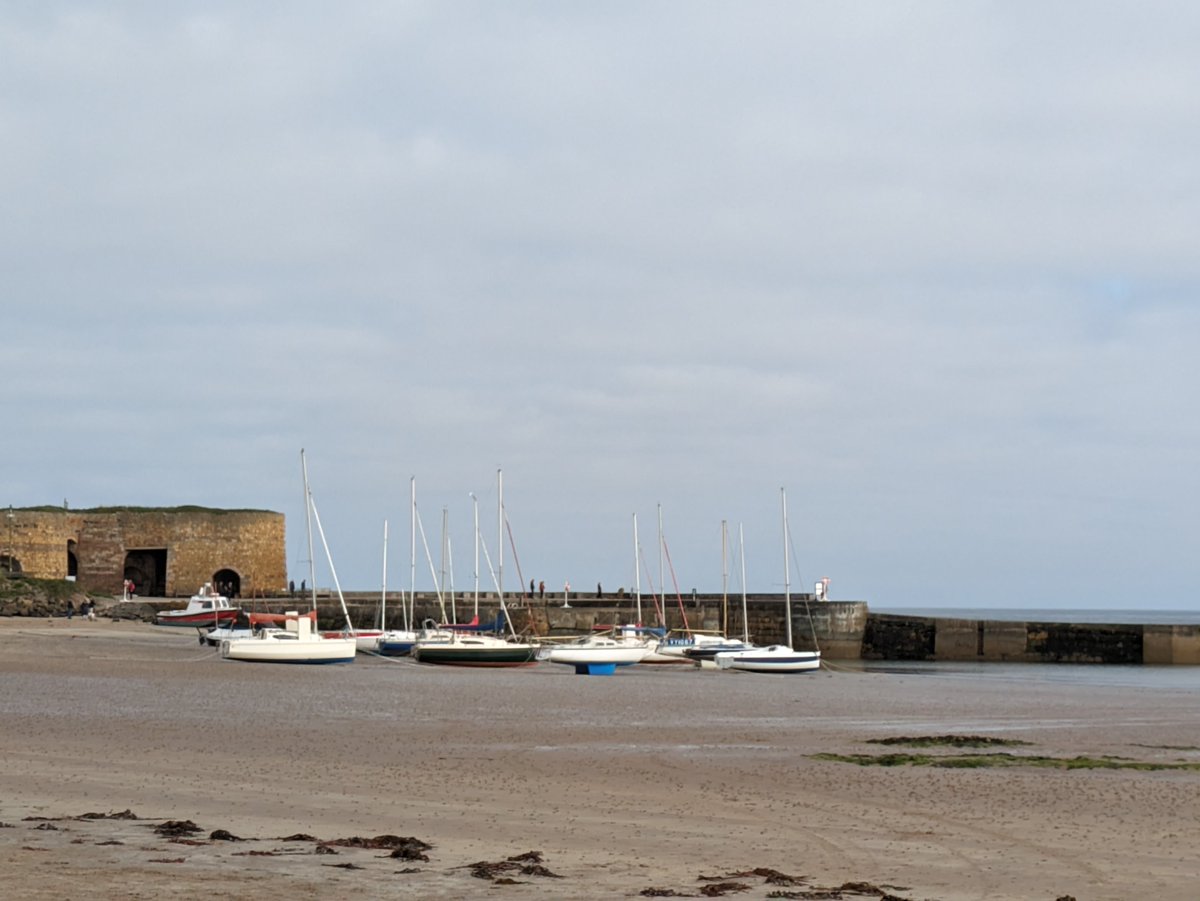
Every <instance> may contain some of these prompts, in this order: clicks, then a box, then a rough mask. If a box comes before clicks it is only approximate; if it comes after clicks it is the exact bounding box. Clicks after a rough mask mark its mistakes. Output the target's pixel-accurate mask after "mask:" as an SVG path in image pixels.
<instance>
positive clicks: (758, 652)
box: [715, 488, 821, 673]
mask: <svg viewBox="0 0 1200 901" xmlns="http://www.w3.org/2000/svg"><path fill="white" fill-rule="evenodd" d="M779 490H780V494H781V497H782V501H783V599H784V624H785V627H786V632H787V644H782V645H780V644H773V645H769V646H768V647H765V648H750V649H747V650H741V651H727V652H724V653H720V654H717V656H716V658H715V660H716V664H717V666H719V667H721V668H722V669H732V670H741V671H742V672H748V673H806V672H811V671H813V670H818V669H820V668H821V652H820V651H796V650H793V649H792V579H791V571H790V568H789V566H788V550H789V548H790V547H791V533H790V531H789V530H788V517H787V492H786V491H785V490H784V489H782V488H781V489H779ZM744 578H745V577H744V576H743V582H744Z"/></svg>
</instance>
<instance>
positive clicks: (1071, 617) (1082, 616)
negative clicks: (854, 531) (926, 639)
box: [870, 604, 1200, 626]
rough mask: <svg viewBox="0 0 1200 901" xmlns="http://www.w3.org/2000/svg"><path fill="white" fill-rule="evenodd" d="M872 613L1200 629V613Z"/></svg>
mask: <svg viewBox="0 0 1200 901" xmlns="http://www.w3.org/2000/svg"><path fill="white" fill-rule="evenodd" d="M870 610H871V612H872V613H895V614H900V615H902V616H935V617H941V618H943V619H990V620H997V621H1000V622H1030V623H1113V624H1116V623H1120V624H1128V623H1132V624H1135V625H1155V626H1193V625H1200V610H1064V609H1053V608H1043V607H906V606H897V607H890V606H881V605H878V604H871V605H870Z"/></svg>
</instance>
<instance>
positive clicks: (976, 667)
mask: <svg viewBox="0 0 1200 901" xmlns="http://www.w3.org/2000/svg"><path fill="white" fill-rule="evenodd" d="M870 609H871V612H872V613H896V614H900V615H903V616H930V617H941V618H945V619H973V620H985V619H986V620H995V621H998V622H1033V623H1107V624H1122V625H1124V624H1134V625H1181V626H1187V625H1200V610H1068V609H1062V608H1045V607H906V606H896V607H881V606H877V605H875V604H871V605H870ZM861 667H862V669H863V670H865V671H868V672H880V673H892V674H896V675H901V674H902V675H909V676H934V677H939V679H951V680H953V679H956V678H977V677H983V678H986V679H988V680H989V681H1006V682H1014V683H1027V684H1028V683H1043V684H1088V685H1104V686H1109V687H1123V688H1142V689H1148V690H1153V691H1157V692H1163V691H1171V692H1183V693H1186V694H1187V695H1188V696H1190V697H1191V698H1193V699H1195V698H1197V697H1200V667H1195V666H1136V665H1119V664H1099V663H1095V664H1077V663H1070V664H1063V663H994V662H988V663H973V662H950V661H944V662H909V661H876V662H868V661H864V662H862V664H861Z"/></svg>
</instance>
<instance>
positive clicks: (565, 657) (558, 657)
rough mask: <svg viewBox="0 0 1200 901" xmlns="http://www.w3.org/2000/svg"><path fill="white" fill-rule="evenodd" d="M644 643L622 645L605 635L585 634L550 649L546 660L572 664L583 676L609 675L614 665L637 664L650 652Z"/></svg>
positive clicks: (616, 639)
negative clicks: (582, 636)
mask: <svg viewBox="0 0 1200 901" xmlns="http://www.w3.org/2000/svg"><path fill="white" fill-rule="evenodd" d="M650 650H651V649H650V646H649V645H648V644H645V643H644V642H637V643H633V644H626V643H625V642H624V641H622V640H620V639H619V638H613V637H610V636H607V635H588V636H586V637H584V638H580V639H578V640H576V641H571V642H567V643H565V644H560V645H557V646H555V647H553V648H551V649H550V653H549V654H548V655H547V657H546V659H547V660H549V661H550V662H551V663H565V664H567V665H568V666H573V667H575V672H576V673H578V674H579V675H583V676H611V675H612V674H613V673H615V672H616V671H617V667H618V666H629V665H631V664H634V663H640V662H641V661H642V660H643V659H644V658H645V656H646V655H647V654H649V653H650Z"/></svg>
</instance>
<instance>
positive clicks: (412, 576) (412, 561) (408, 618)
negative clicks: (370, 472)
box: [404, 476, 417, 632]
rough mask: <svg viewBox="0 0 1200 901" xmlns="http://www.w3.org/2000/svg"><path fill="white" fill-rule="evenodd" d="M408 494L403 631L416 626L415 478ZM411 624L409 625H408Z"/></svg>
mask: <svg viewBox="0 0 1200 901" xmlns="http://www.w3.org/2000/svg"><path fill="white" fill-rule="evenodd" d="M408 494H409V497H410V498H411V500H412V502H411V504H410V505H409V507H410V511H411V512H410V514H409V515H410V517H411V519H412V526H411V528H412V532H411V540H412V544H411V546H410V548H409V554H408V608H409V609H408V610H407V611H405V614H404V629H405V631H406V632H407V631H409V630H411V629H412V628H413V627H414V626H416V624H417V477H416V476H409V479H408ZM410 623H411V625H410Z"/></svg>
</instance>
